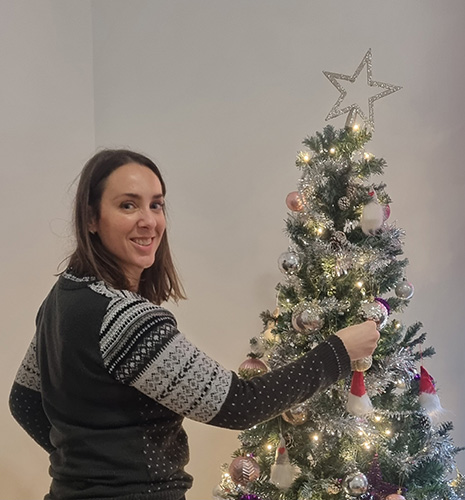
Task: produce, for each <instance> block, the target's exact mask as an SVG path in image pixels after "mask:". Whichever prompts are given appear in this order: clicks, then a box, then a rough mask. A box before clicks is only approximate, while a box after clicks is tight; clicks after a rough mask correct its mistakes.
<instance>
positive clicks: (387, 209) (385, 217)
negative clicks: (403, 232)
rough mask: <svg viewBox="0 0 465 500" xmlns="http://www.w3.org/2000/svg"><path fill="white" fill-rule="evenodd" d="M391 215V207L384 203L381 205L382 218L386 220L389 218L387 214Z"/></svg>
mask: <svg viewBox="0 0 465 500" xmlns="http://www.w3.org/2000/svg"><path fill="white" fill-rule="evenodd" d="M390 215H391V207H390V206H389V205H388V204H386V205H384V206H383V219H384V221H385V222H386V221H387V220H388V219H389V216H390Z"/></svg>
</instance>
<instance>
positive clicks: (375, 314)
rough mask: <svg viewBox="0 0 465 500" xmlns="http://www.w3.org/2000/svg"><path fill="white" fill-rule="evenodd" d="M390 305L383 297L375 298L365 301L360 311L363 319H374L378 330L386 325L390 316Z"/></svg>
mask: <svg viewBox="0 0 465 500" xmlns="http://www.w3.org/2000/svg"><path fill="white" fill-rule="evenodd" d="M388 307H389V305H388V304H387V302H385V301H383V300H382V299H375V300H374V301H373V302H364V303H363V304H362V305H361V306H360V313H361V316H362V318H363V319H365V320H367V319H371V320H373V321H374V322H375V323H376V325H377V327H378V330H381V329H383V328H384V327H385V326H386V323H387V320H388V316H389V309H388Z"/></svg>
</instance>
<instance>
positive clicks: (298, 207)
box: [286, 191, 304, 212]
mask: <svg viewBox="0 0 465 500" xmlns="http://www.w3.org/2000/svg"><path fill="white" fill-rule="evenodd" d="M286 205H287V208H289V210H292V211H293V212H301V211H302V210H303V208H304V204H303V202H302V198H301V197H300V194H299V192H298V191H292V192H291V193H289V194H288V195H287V196H286Z"/></svg>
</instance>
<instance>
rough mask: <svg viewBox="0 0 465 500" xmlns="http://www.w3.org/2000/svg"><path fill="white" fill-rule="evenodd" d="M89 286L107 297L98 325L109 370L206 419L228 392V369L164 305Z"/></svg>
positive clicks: (186, 412)
mask: <svg viewBox="0 0 465 500" xmlns="http://www.w3.org/2000/svg"><path fill="white" fill-rule="evenodd" d="M89 288H91V289H92V290H94V291H95V292H97V293H99V294H101V295H104V296H106V297H108V298H111V300H110V302H109V304H108V307H107V311H106V314H105V317H104V319H103V322H102V326H101V330H100V351H101V353H102V358H103V362H104V364H105V367H106V368H107V370H108V372H109V373H110V374H112V375H113V376H114V377H115V378H116V379H117V380H119V381H120V382H123V383H125V384H129V385H131V386H133V387H135V388H136V389H138V390H139V391H140V392H142V393H143V394H145V395H147V396H149V397H150V398H152V399H154V400H156V401H157V402H159V403H160V404H163V405H164V406H165V407H167V408H169V409H170V410H172V411H174V412H175V413H178V414H179V415H183V416H186V417H189V418H191V419H192V420H197V421H200V422H208V421H210V420H211V419H212V418H213V417H214V416H215V415H216V414H217V413H218V412H219V410H220V408H221V406H222V404H223V403H224V401H225V399H226V397H227V395H228V392H229V388H230V385H231V380H232V373H231V372H229V371H227V370H225V369H224V368H223V367H221V366H220V365H219V364H218V363H217V362H216V361H214V360H212V359H211V358H209V357H208V356H207V355H206V354H204V353H203V352H201V351H200V350H199V349H197V348H196V347H195V346H194V345H193V344H192V343H190V342H189V341H188V340H187V339H186V338H185V337H184V336H183V335H182V334H181V333H180V332H179V331H178V330H177V328H176V320H175V319H174V316H173V315H172V314H171V313H170V312H169V311H168V310H166V309H164V308H163V307H160V306H157V305H155V304H152V303H151V302H149V301H148V300H146V299H144V298H142V297H141V296H139V295H138V294H135V293H133V292H128V291H121V290H115V289H112V288H110V287H107V286H106V285H105V284H104V283H102V282H97V283H92V284H90V285H89Z"/></svg>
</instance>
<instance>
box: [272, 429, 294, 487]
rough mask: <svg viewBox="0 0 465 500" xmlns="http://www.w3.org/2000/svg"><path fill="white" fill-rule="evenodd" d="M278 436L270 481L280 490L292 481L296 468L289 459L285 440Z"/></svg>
mask: <svg viewBox="0 0 465 500" xmlns="http://www.w3.org/2000/svg"><path fill="white" fill-rule="evenodd" d="M280 438H281V439H280V440H279V446H278V448H277V449H276V456H275V461H274V464H273V465H272V466H271V470H270V483H271V484H274V485H275V486H276V487H277V488H279V489H280V490H287V489H288V488H289V487H290V486H291V484H292V483H293V482H294V478H295V476H296V474H297V468H296V467H295V466H294V465H292V464H291V462H290V461H289V454H288V452H287V448H286V442H285V440H284V438H283V437H282V436H280Z"/></svg>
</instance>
